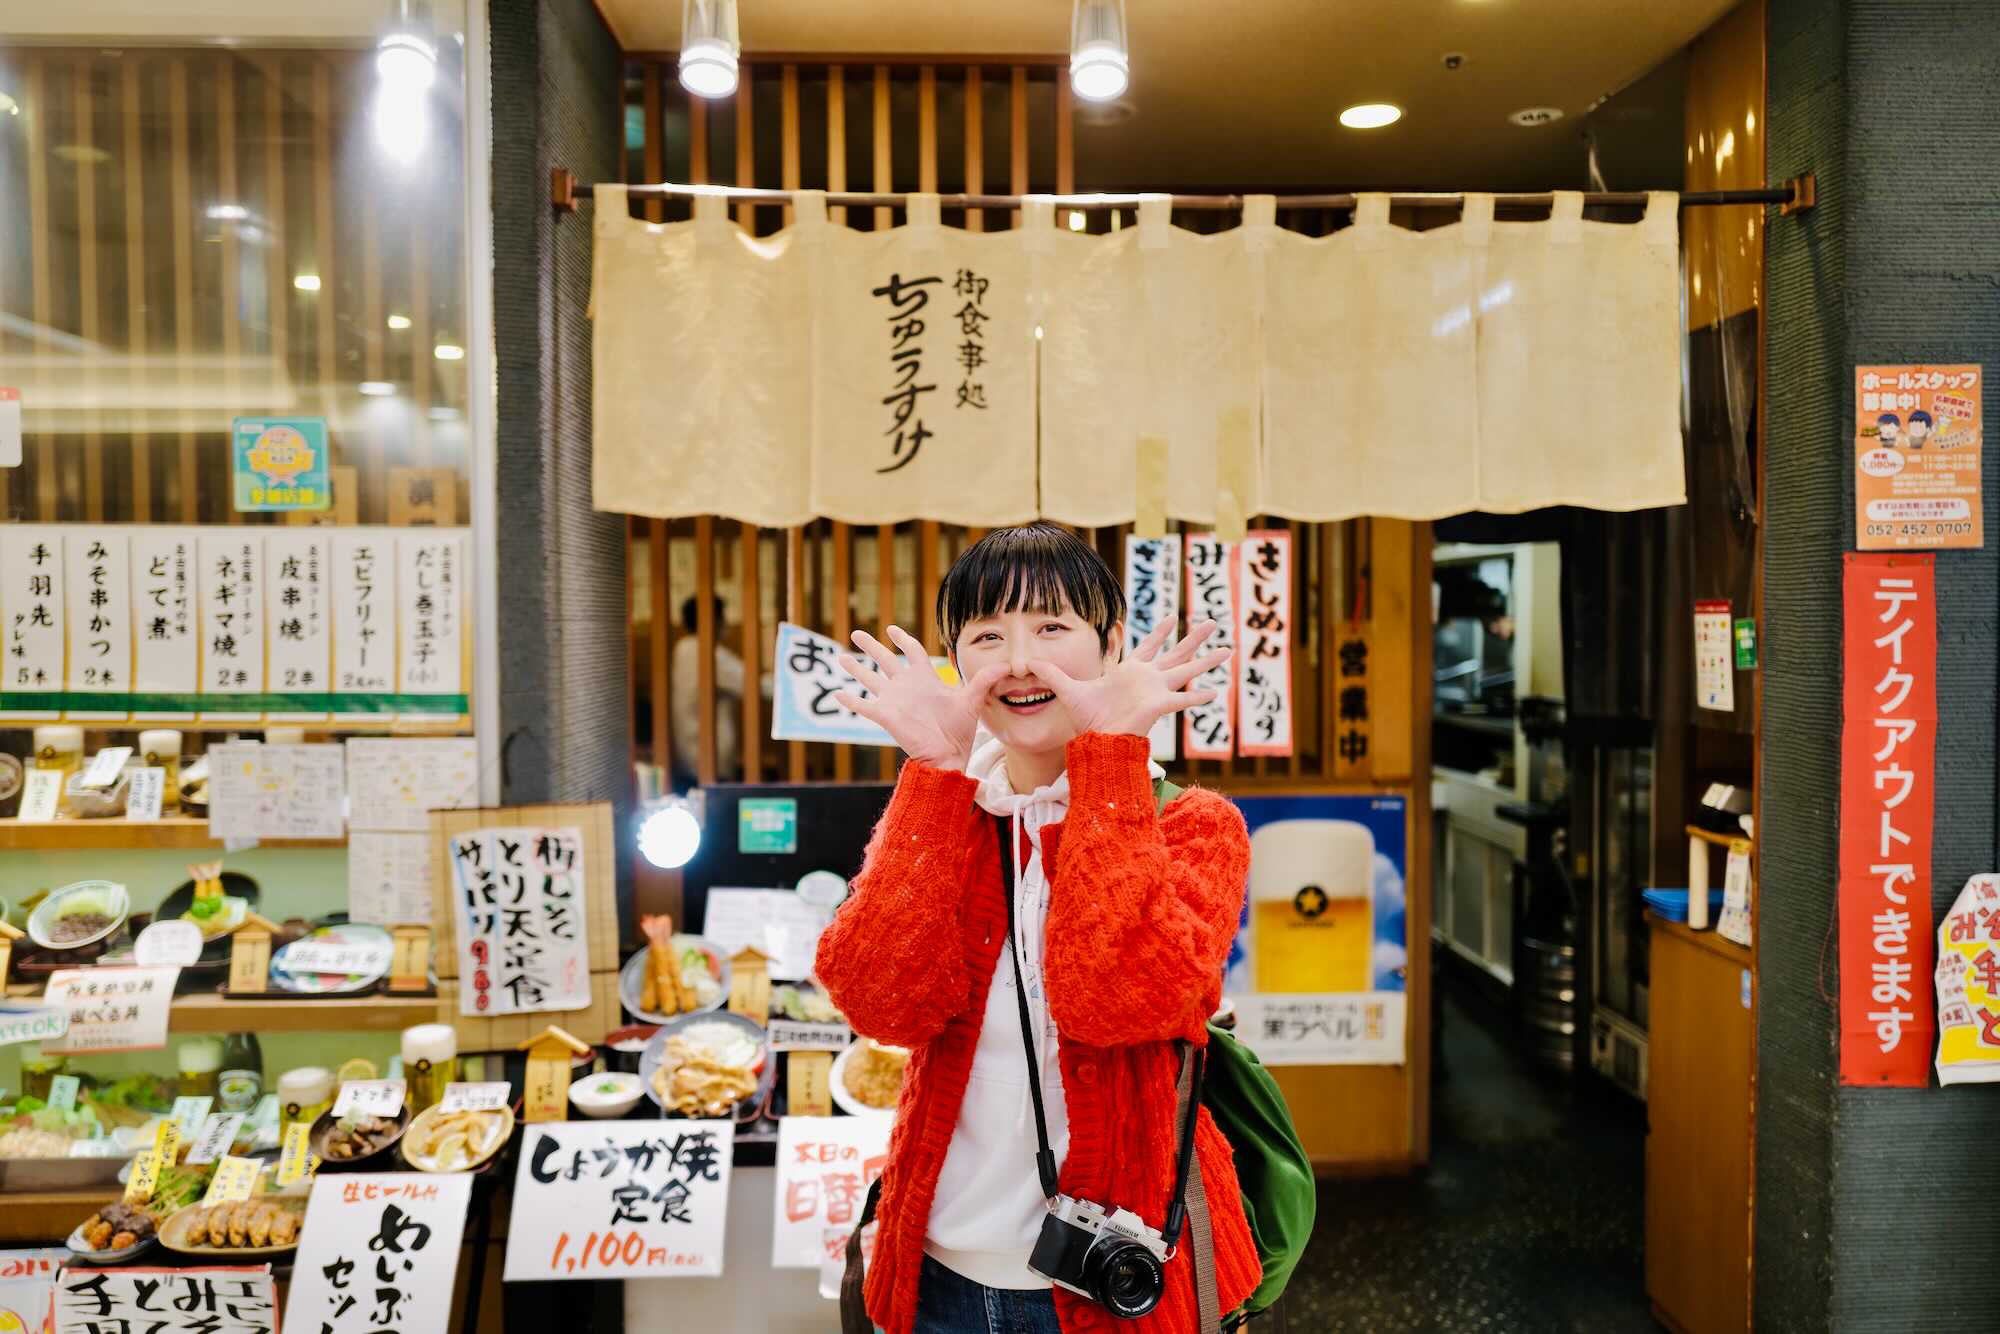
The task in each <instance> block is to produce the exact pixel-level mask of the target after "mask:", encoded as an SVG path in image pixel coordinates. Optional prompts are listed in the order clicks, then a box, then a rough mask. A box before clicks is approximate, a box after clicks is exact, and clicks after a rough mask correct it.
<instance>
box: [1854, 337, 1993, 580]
mask: <svg viewBox="0 0 2000 1334" xmlns="http://www.w3.org/2000/svg"><path fill="white" fill-rule="evenodd" d="M1983 375H1984V368H1983V367H1980V366H1977V365H1970V366H1968V365H1956V366H1856V367H1855V368H1854V409H1855V412H1854V417H1855V421H1854V510H1855V514H1854V534H1855V539H1856V541H1855V545H1856V546H1858V547H1860V548H1861V549H1862V550H1863V551H1882V550H1888V549H1891V548H1897V547H1901V548H1904V549H1914V550H1921V549H1924V548H1952V547H1956V548H1965V549H1977V548H1979V547H1981V546H1983V545H1985V541H1986V535H1985V529H1984V523H1985V509H1986V507H1985V505H1984V503H1983V502H1982V499H1981V491H1980V487H1981V473H1982V456H1983V455H1984V453H1985V439H1984V434H1985V433H1984V429H1983V427H1982V425H1981V420H1980V398H1981V394H1982V393H1983V392H1984V391H1983V390H1982V388H1981V387H1980V380H1981V378H1982V377H1983Z"/></svg>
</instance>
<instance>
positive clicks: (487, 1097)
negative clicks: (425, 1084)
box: [438, 1079, 514, 1112]
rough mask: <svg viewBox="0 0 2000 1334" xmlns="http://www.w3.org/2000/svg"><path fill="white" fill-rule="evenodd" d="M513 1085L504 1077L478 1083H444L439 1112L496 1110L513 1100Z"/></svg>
mask: <svg viewBox="0 0 2000 1334" xmlns="http://www.w3.org/2000/svg"><path fill="white" fill-rule="evenodd" d="M513 1097H514V1090H513V1086H512V1085H510V1084H508V1082H507V1081H506V1080H504V1079H501V1080H494V1081H491V1082H488V1083H480V1084H446V1085H445V1086H444V1097H443V1098H442V1099H440V1100H439V1102H440V1105H439V1108H438V1110H439V1111H440V1112H497V1111H499V1110H500V1109H501V1108H503V1107H505V1106H506V1105H507V1104H508V1103H510V1102H512V1101H513Z"/></svg>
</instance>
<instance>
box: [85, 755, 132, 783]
mask: <svg viewBox="0 0 2000 1334" xmlns="http://www.w3.org/2000/svg"><path fill="white" fill-rule="evenodd" d="M131 758H132V748H131V747H130V746H106V747H105V748H104V749H103V750H100V751H98V752H97V753H96V754H95V755H93V756H91V757H90V763H89V764H86V765H84V766H83V777H81V778H79V779H77V780H76V785H77V786H78V787H100V788H101V787H110V786H111V785H112V784H113V783H115V782H117V781H118V775H120V774H122V773H124V772H125V762H126V761H127V760H129V759H131Z"/></svg>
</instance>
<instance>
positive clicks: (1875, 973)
mask: <svg viewBox="0 0 2000 1334" xmlns="http://www.w3.org/2000/svg"><path fill="white" fill-rule="evenodd" d="M1936 559H1937V558H1936V557H1934V556H1929V555H1874V554H1863V553H1849V554H1848V556H1847V558H1846V569H1845V573H1844V579H1843V597H1842V604H1843V608H1844V611H1845V617H1844V622H1843V624H1844V627H1845V639H1846V647H1845V652H1844V654H1843V665H1844V668H1845V683H1844V685H1843V688H1842V695H1841V699H1842V709H1841V716H1842V721H1841V735H1840V906H1839V919H1840V1082H1841V1083H1843V1084H1862V1085H1871V1086H1894V1087H1905V1088H1921V1087H1923V1086H1925V1085H1926V1084H1928V1083H1929V1082H1930V1057H1931V1046H1932V1042H1933V1039H1934V1038H1935V1036H1936V1032H1937V1014H1936V1006H1935V1003H1934V1000H1933V997H1932V991H1931V952H1932V950H1933V948H1934V947H1935V942H1934V941H1933V939H1932V932H1931V824H1932V820H1933V817H1934V815H1935V808H1936V797H1937V764H1936V757H1937V597H1936V593H1937V580H1936V577H1935V576H1936Z"/></svg>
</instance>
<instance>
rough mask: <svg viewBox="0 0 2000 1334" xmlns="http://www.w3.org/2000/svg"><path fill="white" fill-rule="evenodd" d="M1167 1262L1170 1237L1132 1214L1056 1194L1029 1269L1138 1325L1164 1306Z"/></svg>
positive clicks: (1044, 1221) (1123, 1210)
mask: <svg viewBox="0 0 2000 1334" xmlns="http://www.w3.org/2000/svg"><path fill="white" fill-rule="evenodd" d="M1166 1260H1167V1241H1166V1238H1164V1237H1162V1236H1161V1235H1160V1234H1159V1233H1158V1232H1157V1231H1155V1230H1154V1229H1152V1228H1149V1227H1147V1226H1146V1224H1145V1222H1144V1221H1143V1220H1141V1219H1140V1217H1139V1216H1138V1215H1137V1214H1135V1213H1133V1212H1132V1211H1131V1210H1129V1209H1119V1208H1115V1207H1114V1208H1110V1209H1106V1208H1105V1207H1104V1206H1103V1205H1099V1204H1092V1203H1091V1202H1090V1201H1089V1200H1079V1199H1076V1198H1075V1197H1073V1196H1069V1195H1058V1196H1056V1197H1055V1200H1054V1201H1053V1202H1052V1203H1051V1204H1050V1206H1049V1216H1048V1217H1047V1218H1045V1219H1043V1220H1042V1231H1041V1235H1040V1236H1038V1237H1036V1238H1035V1249H1034V1252H1033V1254H1031V1255H1030V1256H1029V1257H1028V1268H1030V1269H1032V1270H1034V1271H1035V1272H1036V1273H1037V1274H1040V1275H1041V1276H1042V1277H1043V1278H1046V1279H1048V1280H1049V1281H1050V1282H1052V1283H1054V1284H1055V1285H1056V1286H1057V1287H1060V1288H1068V1289H1069V1290H1070V1291H1071V1292H1074V1293H1079V1294H1081V1295H1082V1296H1085V1297H1088V1298H1090V1299H1091V1300H1092V1301H1094V1302H1096V1303H1097V1304H1098V1305H1099V1306H1102V1307H1103V1308H1104V1309H1105V1310H1107V1311H1109V1312H1110V1313H1111V1314H1112V1315H1114V1316H1117V1317H1119V1318H1120V1319H1122V1320H1136V1319H1138V1318H1139V1317H1140V1316H1142V1315H1145V1314H1146V1313H1148V1312H1149V1311H1151V1310H1152V1309H1153V1308H1154V1307H1155V1306H1158V1305H1159V1304H1160V1297H1161V1295H1162V1294H1163V1293H1164V1292H1165V1291H1166Z"/></svg>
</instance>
